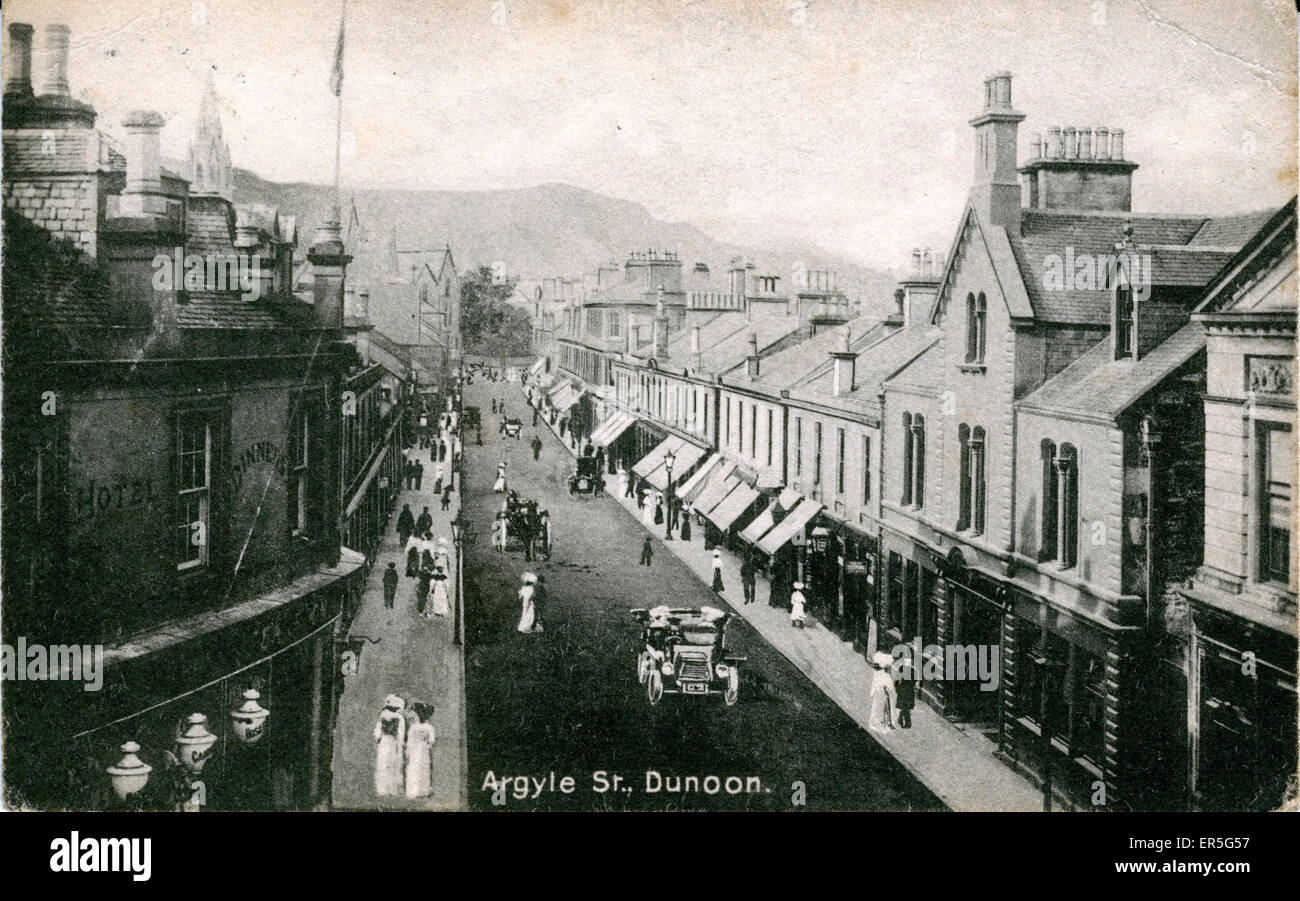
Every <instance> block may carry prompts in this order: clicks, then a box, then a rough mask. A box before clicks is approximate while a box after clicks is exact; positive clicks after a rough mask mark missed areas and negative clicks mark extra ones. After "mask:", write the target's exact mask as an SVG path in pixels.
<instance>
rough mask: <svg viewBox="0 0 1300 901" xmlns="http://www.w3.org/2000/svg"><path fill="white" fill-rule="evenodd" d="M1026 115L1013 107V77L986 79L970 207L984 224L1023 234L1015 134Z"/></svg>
mask: <svg viewBox="0 0 1300 901" xmlns="http://www.w3.org/2000/svg"><path fill="white" fill-rule="evenodd" d="M1024 118H1025V116H1024V114H1023V113H1018V112H1016V111H1015V110H1014V109H1013V108H1012V106H1011V73H1010V72H997V73H995V74H993V75H990V76H989V77H988V78H986V79H984V109H983V110H981V111H980V113H979V115H977V116H976V117H975V118H974V119H971V120H970V124H971V125H972V126H973V127H974V129H975V179H974V182H973V183H972V185H971V203H972V204H973V205H974V206H975V209H976V211H977V212H978V214H979V216H980V219H981V221H983V222H985V223H988V224H990V225H1000V226H1002V227H1003V228H1006V229H1010V230H1014V232H1015V233H1016V234H1019V231H1020V181H1019V179H1018V178H1017V177H1016V133H1017V130H1018V128H1019V126H1020V122H1021V120H1023V119H1024Z"/></svg>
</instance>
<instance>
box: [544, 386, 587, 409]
mask: <svg viewBox="0 0 1300 901" xmlns="http://www.w3.org/2000/svg"><path fill="white" fill-rule="evenodd" d="M581 398H582V392H581V391H578V390H577V389H576V388H574V387H573V386H572V385H565V386H564V390H563V391H557V392H556V393H555V395H554V396H552V397H551V406H552V407H554V408H555V409H557V410H567V409H569V407H572V406H573V405H574V404H576V403H577V402H578V401H579V400H580V399H581Z"/></svg>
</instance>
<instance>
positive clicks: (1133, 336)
mask: <svg viewBox="0 0 1300 901" xmlns="http://www.w3.org/2000/svg"><path fill="white" fill-rule="evenodd" d="M1136 356H1137V304H1136V303H1134V302H1133V289H1132V288H1131V287H1129V286H1128V285H1121V286H1119V287H1118V288H1116V289H1115V359H1117V360H1123V359H1127V358H1128V357H1136Z"/></svg>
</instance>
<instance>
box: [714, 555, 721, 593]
mask: <svg viewBox="0 0 1300 901" xmlns="http://www.w3.org/2000/svg"><path fill="white" fill-rule="evenodd" d="M713 590H714V591H716V592H717V593H718V594H722V551H720V550H718V549H717V548H714V550H713Z"/></svg>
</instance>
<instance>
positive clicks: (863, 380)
mask: <svg viewBox="0 0 1300 901" xmlns="http://www.w3.org/2000/svg"><path fill="white" fill-rule="evenodd" d="M938 342H939V332H938V330H937V329H934V328H932V327H931V326H930V324H929V323H928V322H926V323H918V324H915V325H911V326H908V327H907V328H905V329H901V330H900V331H898V332H895V333H894V334H892V335H889V336H888V337H885V338H883V339H880V340H878V341H876V342H874V343H873V344H871V346H869V347H867V348H865V349H864V350H862V351H860V352H859V353H858V354H857V357H856V358H855V360H854V365H853V391H852V392H851V393H849V394H845V395H841V396H840V397H835V396H834V394H833V393H832V392H833V389H834V385H835V376H834V372H833V371H832V369H831V367H830V364H829V361H828V362H827V365H826V366H825V367H824V368H823V371H821V372H819V373H818V374H817V375H816V376H815V377H813V378H810V379H808V380H807V381H806V382H803V383H802V384H800V385H799V386H798V387H796V388H793V389H792V390H791V391H790V397H791V399H793V400H802V401H807V402H809V403H815V404H820V405H822V406H827V407H838V408H840V409H844V410H849V411H859V412H865V413H869V414H873V415H876V416H879V415H880V392H881V391H882V390H883V387H884V383H885V381H886V380H887V379H889V378H890V377H892V376H893V375H894V374H895V373H897V372H899V371H900V370H902V369H903V368H904V367H905V366H907V365H908V364H909V363H911V362H912V361H913V360H916V359H917V358H918V357H920V356H921V355H922V354H924V353H925V352H926V351H928V350H929V349H930V348H931V347H934V346H935V345H936V344H938ZM923 368H924V367H923Z"/></svg>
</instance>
